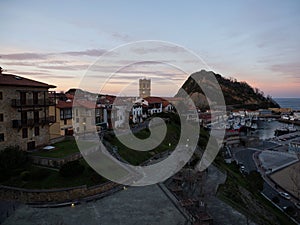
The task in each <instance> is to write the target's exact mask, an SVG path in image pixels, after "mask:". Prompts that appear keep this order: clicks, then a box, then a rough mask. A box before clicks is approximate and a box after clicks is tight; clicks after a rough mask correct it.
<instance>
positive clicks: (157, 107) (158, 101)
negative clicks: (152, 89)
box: [144, 96, 164, 115]
mask: <svg viewBox="0 0 300 225" xmlns="http://www.w3.org/2000/svg"><path fill="white" fill-rule="evenodd" d="M144 100H145V101H146V102H147V103H148V114H149V115H153V114H156V113H161V112H162V111H163V101H164V100H163V99H162V98H161V97H150V96H149V97H146V98H144Z"/></svg>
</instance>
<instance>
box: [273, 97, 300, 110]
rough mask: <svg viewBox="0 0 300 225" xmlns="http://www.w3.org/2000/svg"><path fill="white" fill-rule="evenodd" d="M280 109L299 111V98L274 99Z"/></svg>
mask: <svg viewBox="0 0 300 225" xmlns="http://www.w3.org/2000/svg"><path fill="white" fill-rule="evenodd" d="M274 100H275V101H276V102H277V103H278V104H279V105H280V107H281V108H292V109H293V110H294V111H296V110H300V98H274Z"/></svg>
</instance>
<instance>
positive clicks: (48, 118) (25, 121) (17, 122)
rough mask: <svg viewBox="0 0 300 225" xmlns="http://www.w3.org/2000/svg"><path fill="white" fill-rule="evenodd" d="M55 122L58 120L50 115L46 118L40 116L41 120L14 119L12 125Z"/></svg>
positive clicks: (27, 125)
mask: <svg viewBox="0 0 300 225" xmlns="http://www.w3.org/2000/svg"><path fill="white" fill-rule="evenodd" d="M55 122H56V121H55V116H48V117H46V118H40V119H39V120H34V119H27V120H12V127H13V128H25V127H34V126H39V125H46V124H49V123H55Z"/></svg>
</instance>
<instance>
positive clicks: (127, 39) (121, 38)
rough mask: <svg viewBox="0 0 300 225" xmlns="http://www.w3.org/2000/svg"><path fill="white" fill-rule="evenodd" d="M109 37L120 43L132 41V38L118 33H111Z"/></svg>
mask: <svg viewBox="0 0 300 225" xmlns="http://www.w3.org/2000/svg"><path fill="white" fill-rule="evenodd" d="M111 36H112V37H113V38H114V39H117V40H120V41H124V42H129V41H132V40H133V39H132V37H130V36H129V35H127V34H121V33H118V32H112V33H111Z"/></svg>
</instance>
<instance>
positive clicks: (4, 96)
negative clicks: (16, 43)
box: [0, 73, 56, 150]
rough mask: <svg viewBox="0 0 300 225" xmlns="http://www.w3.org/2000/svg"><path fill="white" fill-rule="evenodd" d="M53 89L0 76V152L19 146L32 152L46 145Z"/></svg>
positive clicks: (18, 78) (8, 76)
mask: <svg viewBox="0 0 300 225" xmlns="http://www.w3.org/2000/svg"><path fill="white" fill-rule="evenodd" d="M52 88H56V86H54V85H49V84H46V83H42V82H39V81H35V80H31V79H27V78H24V77H21V76H18V75H14V74H2V73H0V105H1V109H0V149H4V148H5V147H7V146H11V145H13V146H14V145H18V146H19V147H20V148H21V149H22V150H33V149H35V148H37V147H39V146H43V145H46V144H48V142H49V138H50V133H49V128H50V126H51V125H52V124H53V123H54V122H55V114H51V112H50V111H49V107H50V106H55V92H54V91H49V89H52Z"/></svg>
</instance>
